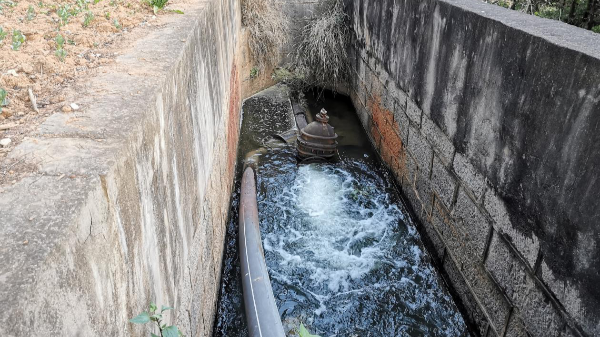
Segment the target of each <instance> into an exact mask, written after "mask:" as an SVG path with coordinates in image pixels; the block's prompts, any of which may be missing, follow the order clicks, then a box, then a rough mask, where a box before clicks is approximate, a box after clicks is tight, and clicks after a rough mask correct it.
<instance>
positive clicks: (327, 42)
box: [294, 0, 351, 89]
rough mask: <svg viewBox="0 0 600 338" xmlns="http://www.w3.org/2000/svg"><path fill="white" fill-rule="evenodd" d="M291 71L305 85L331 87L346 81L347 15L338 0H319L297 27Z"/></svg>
mask: <svg viewBox="0 0 600 338" xmlns="http://www.w3.org/2000/svg"><path fill="white" fill-rule="evenodd" d="M300 34H301V36H300V39H299V43H298V45H297V46H296V53H295V55H294V68H295V73H296V74H297V76H298V77H300V78H301V79H302V80H303V81H304V83H305V84H306V85H307V86H311V87H312V86H316V87H330V88H332V89H335V88H336V87H338V85H340V84H344V83H346V82H347V81H348V79H349V75H350V66H349V61H348V46H349V43H350V38H351V36H350V17H349V16H348V14H346V13H345V12H344V4H343V1H342V0H322V1H321V3H320V4H319V6H318V7H317V9H316V10H315V14H314V16H313V17H312V18H310V19H309V20H308V22H307V24H306V25H305V26H304V28H303V29H302V31H301V33H300Z"/></svg>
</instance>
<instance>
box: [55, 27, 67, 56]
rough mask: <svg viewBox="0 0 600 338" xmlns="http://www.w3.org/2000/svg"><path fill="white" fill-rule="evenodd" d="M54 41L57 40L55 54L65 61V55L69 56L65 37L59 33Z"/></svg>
mask: <svg viewBox="0 0 600 338" xmlns="http://www.w3.org/2000/svg"><path fill="white" fill-rule="evenodd" d="M54 41H56V51H55V52H54V55H56V57H57V58H58V59H59V60H60V61H63V62H64V61H65V57H67V51H66V50H65V49H64V45H65V38H64V37H63V36H62V35H60V33H58V35H57V36H56V38H55V39H54Z"/></svg>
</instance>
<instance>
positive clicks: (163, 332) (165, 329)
mask: <svg viewBox="0 0 600 338" xmlns="http://www.w3.org/2000/svg"><path fill="white" fill-rule="evenodd" d="M172 309H173V308H172V307H170V306H164V305H163V306H162V307H161V310H160V312H158V311H157V307H156V305H155V304H154V303H150V311H144V312H142V313H140V314H139V315H137V316H135V317H133V318H131V319H130V320H129V322H130V323H133V324H146V323H149V322H154V323H155V324H156V326H157V327H158V332H159V333H160V336H158V335H156V334H154V333H151V335H152V337H183V333H181V331H180V330H179V329H178V328H177V326H175V325H171V326H167V324H162V323H161V320H162V316H163V313H164V312H165V311H168V310H172Z"/></svg>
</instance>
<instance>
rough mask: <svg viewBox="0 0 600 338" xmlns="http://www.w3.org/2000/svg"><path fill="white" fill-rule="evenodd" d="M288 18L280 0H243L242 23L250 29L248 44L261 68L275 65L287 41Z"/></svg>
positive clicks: (254, 59)
mask: <svg viewBox="0 0 600 338" xmlns="http://www.w3.org/2000/svg"><path fill="white" fill-rule="evenodd" d="M287 22H288V20H287V18H286V17H285V15H284V14H283V12H282V8H281V2H280V1H279V0H242V24H243V25H244V26H245V27H246V29H247V30H248V33H249V35H248V46H249V47H250V54H251V55H252V59H253V61H254V62H255V63H256V64H257V67H258V69H259V70H262V69H264V68H265V67H267V66H274V65H276V64H277V63H278V62H279V60H280V50H281V48H282V47H283V45H284V44H285V43H286V41H287V32H288V25H287Z"/></svg>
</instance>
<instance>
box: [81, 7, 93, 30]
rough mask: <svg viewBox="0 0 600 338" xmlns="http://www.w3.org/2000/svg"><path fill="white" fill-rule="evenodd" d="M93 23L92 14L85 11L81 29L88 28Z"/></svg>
mask: <svg viewBox="0 0 600 338" xmlns="http://www.w3.org/2000/svg"><path fill="white" fill-rule="evenodd" d="M92 21H94V13H92V12H90V11H87V12H86V13H85V16H84V17H83V27H88V26H89V25H90V23H92Z"/></svg>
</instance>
